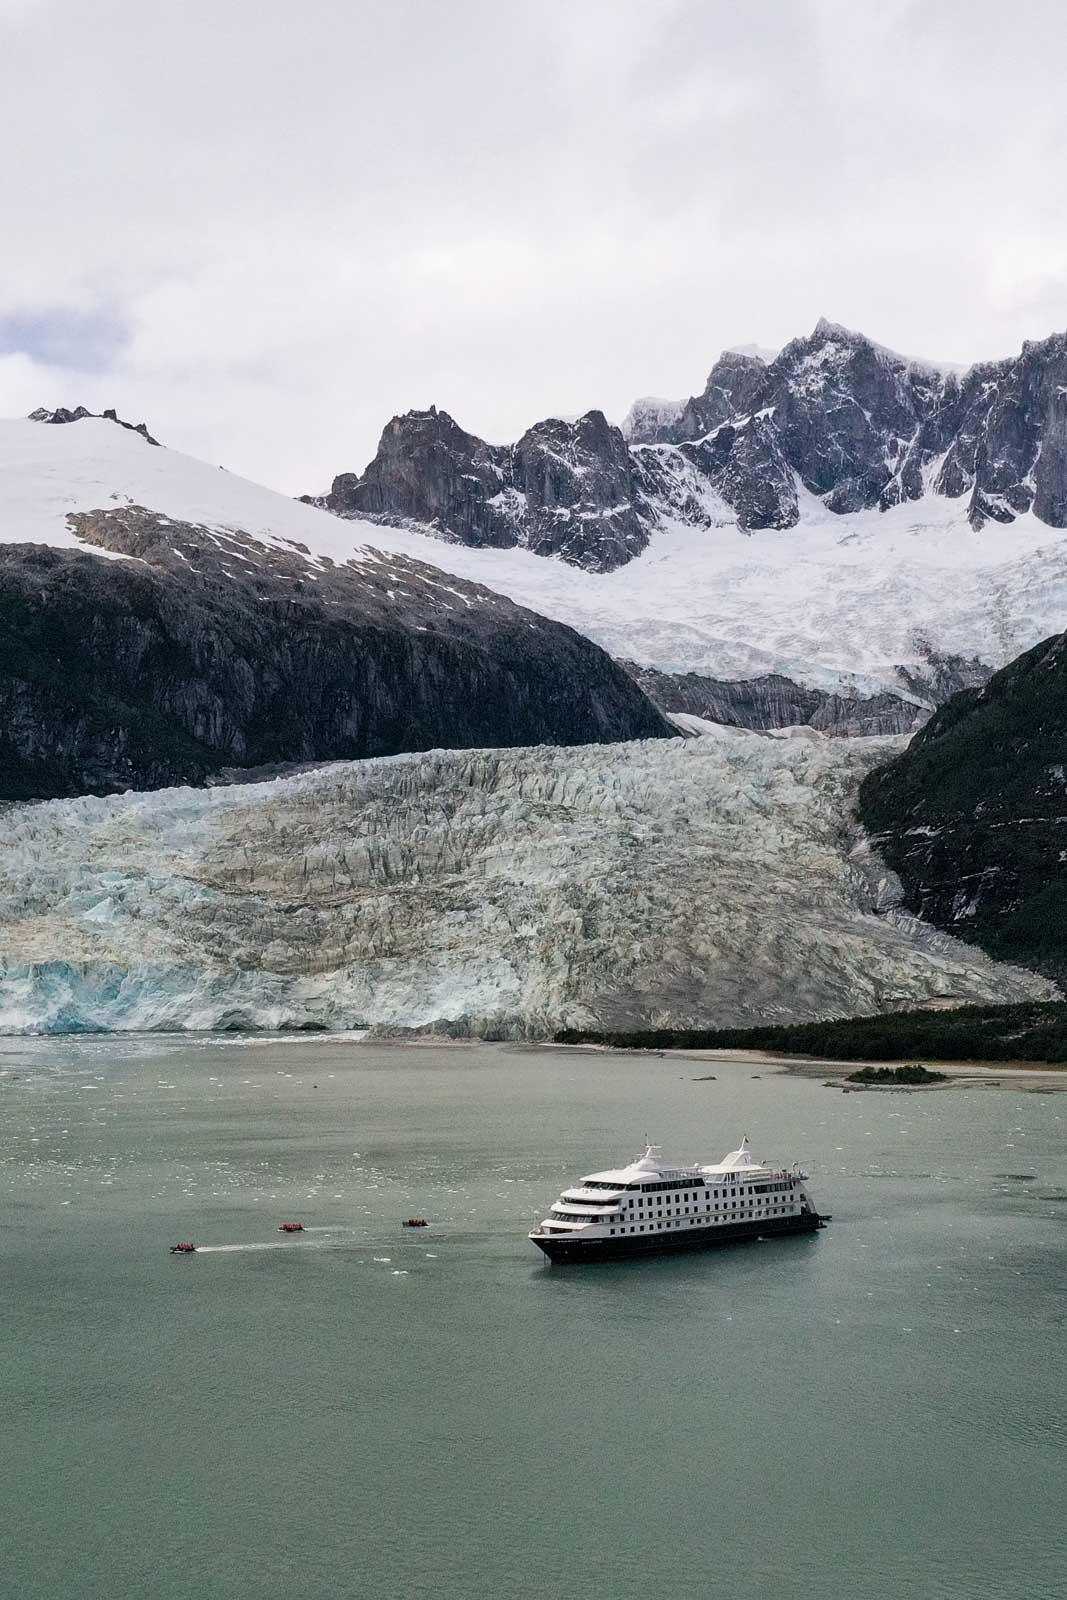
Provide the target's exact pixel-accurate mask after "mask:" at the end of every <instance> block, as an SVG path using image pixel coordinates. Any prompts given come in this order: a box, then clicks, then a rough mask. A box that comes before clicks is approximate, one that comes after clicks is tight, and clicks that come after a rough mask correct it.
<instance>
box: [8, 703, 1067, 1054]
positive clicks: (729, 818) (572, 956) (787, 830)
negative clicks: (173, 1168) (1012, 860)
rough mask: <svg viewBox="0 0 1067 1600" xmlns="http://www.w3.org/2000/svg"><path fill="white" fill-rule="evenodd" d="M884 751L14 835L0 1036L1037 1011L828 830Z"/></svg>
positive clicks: (776, 757)
mask: <svg viewBox="0 0 1067 1600" xmlns="http://www.w3.org/2000/svg"><path fill="white" fill-rule="evenodd" d="M886 748H887V747H886V745H885V744H884V743H882V742H880V741H863V740H856V741H851V742H846V741H840V740H839V741H828V740H821V739H810V740H782V739H771V738H764V737H761V736H759V735H757V734H751V733H747V734H735V735H732V736H731V735H729V734H727V735H725V736H724V737H723V738H722V739H721V740H710V739H705V740H694V741H691V742H683V741H679V740H674V741H668V740H661V741H651V742H645V743H640V742H638V743H631V744H626V745H617V746H612V747H604V746H598V747H585V748H582V749H569V750H567V749H559V748H555V749H552V748H540V749H523V750H510V751H492V750H490V751H486V750H480V751H477V750H476V751H466V752H457V751H453V752H442V751H435V752H432V753H430V754H428V755H421V756H398V757H394V758H391V759H386V760H375V761H363V762H356V763H351V764H349V763H342V764H339V765H337V766H333V767H329V768H324V769H320V770H318V771H316V772H311V773H306V774H303V775H301V776H299V777H290V778H285V779H279V780H278V781H276V782H273V783H263V784H259V785H235V786H232V787H228V788H214V789H199V790H193V789H169V790H162V791H157V792H156V793H154V794H149V795H143V794H129V795H121V796H110V797H107V798H103V799H80V800H62V801H52V802H50V803H48V804H45V805H36V806H22V807H17V808H13V809H10V810H9V811H8V812H7V813H6V814H4V815H0V1031H5V1032H18V1031H66V1030H71V1029H100V1028H103V1029H145V1028H173V1029H184V1028H199V1029H205V1028H219V1027H237V1026H242V1027H265V1028H275V1027H310V1026H317V1027H335V1028H339V1027H353V1026H360V1025H367V1024H373V1023H378V1024H384V1025H400V1026H409V1027H422V1026H429V1025H436V1026H439V1027H446V1028H450V1029H452V1030H453V1031H456V1032H459V1033H466V1032H471V1033H479V1034H484V1033H490V1034H498V1035H499V1034H505V1035H512V1036H523V1035H535V1036H543V1035H546V1034H550V1033H551V1032H552V1031H554V1030H555V1029H557V1028H560V1027H567V1026H574V1027H588V1026H597V1025H604V1026H610V1027H620V1028H622V1027H637V1026H659V1025H670V1024H675V1025H679V1026H685V1025H702V1026H711V1025H715V1024H723V1025H741V1024H744V1023H746V1022H757V1021H790V1020H801V1019H806V1018H814V1017H822V1016H827V1015H840V1014H841V1013H842V1012H846V1011H847V1012H852V1013H856V1012H878V1011H882V1010H887V1009H888V1010H892V1009H895V1008H896V1007H898V1006H900V1005H904V1004H912V1005H914V1004H921V1003H923V1002H925V1001H928V1000H931V999H955V1000H960V1001H962V1000H971V1001H1010V1000H1024V999H1043V998H1047V997H1048V996H1049V995H1050V994H1051V993H1052V990H1051V986H1050V985H1048V984H1047V983H1044V982H1043V981H1041V980H1040V979H1036V978H1034V977H1033V976H1032V975H1030V974H1027V973H1022V972H1019V971H1017V970H1015V969H1010V968H1005V967H999V966H997V965H995V964H994V963H992V962H990V961H989V960H988V959H987V958H986V957H985V956H983V955H981V954H980V953H979V952H977V951H974V950H970V949H968V948H967V947H966V946H962V945H960V944H958V943H957V942H956V941H954V940H951V939H946V938H945V937H944V936H943V935H940V934H938V933H937V932H935V931H934V930H932V929H930V928H927V927H924V926H922V925H921V924H919V923H917V922H916V921H915V920H914V919H913V918H912V917H910V916H907V915H906V914H902V913H901V912H900V911H899V910H897V909H895V907H894V896H895V891H894V886H893V885H892V883H890V882H887V881H886V879H885V875H884V873H883V871H882V869H881V867H880V866H879V864H878V863H877V861H875V860H874V859H872V858H871V856H870V854H869V851H867V849H866V848H865V846H864V844H863V841H862V839H860V838H859V836H858V835H857V833H856V830H855V829H854V828H853V827H852V826H851V824H850V821H849V814H850V808H851V805H852V802H853V799H854V795H855V787H856V783H857V781H858V779H859V778H860V777H861V776H862V775H863V773H864V772H866V771H867V770H869V768H870V766H871V764H872V763H873V762H876V761H879V760H882V759H884V756H885V753H886ZM889 748H899V742H898V741H894V742H893V744H892V745H890V746H889Z"/></svg>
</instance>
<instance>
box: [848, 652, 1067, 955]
mask: <svg viewBox="0 0 1067 1600" xmlns="http://www.w3.org/2000/svg"><path fill="white" fill-rule="evenodd" d="M859 812H860V817H861V819H862V821H863V824H864V826H865V827H866V828H867V829H868V830H869V831H870V832H871V834H872V835H873V836H874V840H875V843H876V844H877V846H878V849H879V850H880V852H881V853H882V855H883V856H884V857H885V859H886V860H887V861H888V862H889V864H890V866H891V867H893V869H894V870H895V871H896V872H897V873H898V874H899V875H900V878H901V881H902V883H903V885H904V894H905V902H906V904H907V906H908V909H909V910H911V911H914V912H916V913H917V914H918V915H919V916H921V917H925V918H926V919H927V920H928V921H930V922H933V923H935V924H936V925H937V926H938V927H939V928H944V929H946V930H948V931H949V932H950V933H954V934H956V935H957V936H958V937H959V938H961V939H967V940H969V941H970V942H971V943H973V944H977V945H980V946H981V947H982V949H984V950H987V951H988V952H989V953H990V955H993V956H996V957H998V958H999V959H1000V960H1003V961H1015V962H1018V963H1020V964H1021V965H1023V966H1028V967H1033V968H1035V969H1037V970H1038V971H1041V972H1045V973H1048V974H1049V976H1050V977H1053V978H1056V979H1057V980H1061V979H1067V635H1065V634H1059V635H1057V636H1056V637H1054V638H1052V639H1046V640H1045V642H1044V643H1043V644H1040V645H1037V646H1036V647H1035V648H1034V649H1033V650H1029V651H1027V653H1026V654H1025V655H1023V656H1020V657H1019V658H1018V659H1017V660H1016V661H1013V662H1012V663H1011V664H1010V665H1009V666H1007V667H1005V668H1003V670H1002V671H1000V672H998V673H996V675H995V676H994V677H993V678H991V679H990V681H989V683H988V684H987V685H986V686H985V688H983V689H968V690H964V691H963V692H962V693H960V694H957V695H954V696H953V698H952V699H951V700H949V701H948V702H947V703H946V704H945V705H943V706H942V707H941V708H940V710H939V711H937V712H936V713H935V715H934V716H933V717H932V718H931V720H930V721H929V722H928V723H927V724H926V727H925V728H923V729H922V730H921V732H919V733H917V734H916V735H915V737H914V739H912V741H911V743H910V745H909V746H908V748H907V750H906V751H905V752H904V754H903V755H901V756H898V757H897V759H896V760H895V761H891V762H890V763H889V765H888V766H885V767H882V768H880V769H879V770H878V771H877V772H873V773H871V774H870V776H869V777H868V778H866V779H865V781H864V783H863V785H862V788H861V790H860V798H859Z"/></svg>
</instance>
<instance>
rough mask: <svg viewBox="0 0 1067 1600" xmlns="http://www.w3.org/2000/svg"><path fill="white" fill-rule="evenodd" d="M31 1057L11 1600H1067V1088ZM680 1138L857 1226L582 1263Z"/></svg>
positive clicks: (5, 1142)
mask: <svg viewBox="0 0 1067 1600" xmlns="http://www.w3.org/2000/svg"><path fill="white" fill-rule="evenodd" d="M0 1069H3V1072H4V1075H3V1076H2V1077H0V1109H2V1113H3V1120H2V1125H0V1199H2V1203H3V1233H2V1235H0V1250H2V1257H3V1295H4V1311H3V1318H2V1340H3V1352H2V1353H3V1397H2V1404H3V1415H2V1418H0V1427H2V1435H0V1436H2V1441H3V1444H2V1449H0V1517H2V1519H3V1527H2V1532H0V1546H2V1548H0V1587H2V1589H3V1593H4V1594H5V1595H11V1596H12V1597H15V1596H17V1597H19V1600H46V1597H47V1600H75V1597H77V1600H98V1597H99V1600H125V1597H130V1596H141V1595H144V1596H149V1595H150V1596H152V1597H153V1600H193V1597H195V1600H319V1597H322V1600H326V1597H330V1600H336V1597H341V1596H353V1597H355V1596H359V1597H375V1600H377V1597H379V1596H380V1597H383V1600H392V1597H397V1600H407V1597H409V1596H411V1597H414V1596H420V1597H421V1596H433V1597H435V1600H453V1597H454V1600H461V1597H462V1600H488V1597H492V1600H527V1597H529V1600H555V1597H557V1596H558V1597H563V1596H581V1597H582V1600H631V1597H633V1600H636V1597H638V1596H640V1597H641V1600H647V1596H648V1594H649V1591H650V1588H658V1589H660V1590H661V1592H663V1593H665V1594H669V1593H671V1592H678V1593H684V1594H685V1595H687V1596H690V1597H703V1596H720V1595H727V1594H730V1593H733V1592H736V1589H735V1586H736V1585H739V1584H744V1585H746V1586H754V1588H755V1590H756V1592H766V1593H772V1592H776V1591H777V1590H779V1589H780V1588H781V1587H782V1586H788V1587H789V1589H790V1592H791V1593H793V1594H797V1595H800V1596H805V1597H806V1596H812V1597H820V1600H857V1597H862V1596H878V1597H879V1600H898V1597H899V1600H903V1597H905V1596H906V1597H908V1600H917V1597H918V1600H926V1597H932V1600H942V1597H944V1600H964V1597H966V1600H977V1597H981V1600H984V1597H989V1600H994V1597H995V1600H1001V1597H1003V1596H1004V1595H1006V1594H1009V1593H1014V1592H1016V1591H1017V1590H1019V1589H1020V1588H1022V1589H1024V1590H1025V1592H1026V1594H1027V1596H1028V1600H1046V1597H1052V1596H1062V1595H1063V1594H1064V1593H1065V1587H1067V1568H1065V1563H1067V1536H1065V1519H1064V1514H1063V1507H1064V1482H1065V1473H1064V1465H1065V1462H1064V1444H1065V1434H1067V1430H1065V1415H1064V1401H1065V1394H1067V1361H1065V1349H1064V1335H1065V1314H1064V1312H1065V1298H1064V1290H1065V1287H1067V1264H1065V1263H1067V1258H1065V1253H1064V1243H1065V1238H1067V1141H1065V1137H1064V1136H1065V1124H1067V1098H1065V1097H1063V1096H1059V1095H1038V1094H1024V1093H1021V1092H1018V1091H1014V1090H1001V1091H996V1090H974V1091H952V1092H949V1093H926V1094H923V1093H917V1094H895V1093H894V1094H864V1095H842V1094H840V1093H839V1092H835V1091H832V1090H830V1089H827V1088H824V1087H823V1086H822V1085H821V1084H818V1083H813V1082H810V1081H805V1080H801V1079H796V1078H790V1077H785V1076H781V1075H777V1074H772V1073H770V1072H768V1071H764V1072H761V1073H760V1074H759V1076H758V1077H757V1076H754V1075H753V1074H754V1069H753V1068H752V1067H751V1066H750V1065H747V1064H746V1065H734V1064H732V1063H721V1062H716V1063H714V1065H712V1066H708V1065H707V1064H706V1063H698V1062H694V1061H686V1060H681V1061H679V1060H669V1059H659V1058H657V1059H652V1060H647V1061H646V1060H640V1059H638V1058H636V1057H629V1056H607V1055H590V1054H584V1053H565V1052H551V1051H533V1050H523V1049H519V1048H508V1047H502V1046H481V1047H458V1048H433V1047H423V1048H378V1047H373V1046H368V1045H357V1044H353V1043H347V1042H336V1041H322V1040H320V1041H316V1042H307V1043H296V1044H294V1043H291V1042H276V1043H267V1042H260V1041H256V1042H252V1041H245V1042H241V1041H233V1040H230V1041H220V1040H196V1041H192V1042H190V1041H188V1040H185V1041H182V1040H161V1039H160V1040H146V1039H138V1040H129V1039H127V1040H121V1039H110V1040H86V1041H80V1042H78V1041H71V1042H63V1041H55V1040H50V1041H33V1042H18V1041H11V1040H9V1041H4V1042H3V1043H2V1044H0ZM705 1072H714V1073H715V1081H714V1082H698V1081H694V1080H696V1079H697V1078H699V1077H700V1076H701V1075H702V1074H704V1073H705ZM646 1133H647V1134H648V1135H649V1136H650V1137H652V1138H655V1139H657V1140H658V1141H659V1142H660V1143H661V1144H662V1145H663V1146H664V1150H665V1153H666V1154H668V1155H674V1156H678V1157H682V1158H690V1159H691V1158H701V1159H706V1158H715V1157H718V1156H719V1155H720V1154H722V1153H723V1152H724V1151H725V1150H726V1149H728V1148H730V1147H732V1146H733V1145H736V1144H737V1142H738V1141H739V1139H740V1138H741V1136H742V1134H745V1133H747V1134H748V1135H749V1136H750V1137H751V1139H752V1141H753V1144H754V1146H755V1148H756V1151H757V1154H759V1155H767V1156H774V1157H778V1158H782V1159H785V1160H789V1161H791V1160H793V1159H794V1158H795V1157H799V1158H801V1159H802V1160H803V1161H804V1162H805V1164H806V1165H808V1166H809V1168H810V1170H811V1173H812V1189H813V1192H814V1194H815V1197H816V1200H817V1202H819V1203H821V1204H822V1206H823V1208H824V1209H826V1210H829V1211H832V1213H833V1215H834V1221H833V1223H832V1225H831V1226H830V1227H829V1228H828V1229H826V1230H825V1232H823V1233H822V1234H819V1235H816V1236H814V1237H812V1238H808V1239H792V1240H783V1241H776V1242H768V1243H764V1244H757V1245H752V1246H742V1247H738V1248H737V1249H734V1250H725V1251H720V1252H714V1251H713V1252H707V1253H704V1254H697V1255H694V1256H691V1257H688V1258H685V1257H679V1258H676V1259H663V1260H658V1261H649V1262H644V1263H640V1264H632V1265H613V1266H602V1267H597V1268H587V1269H560V1268H551V1267H548V1266H547V1265H544V1264H543V1262H542V1258H541V1257H540V1256H539V1255H538V1254H537V1252H536V1251H535V1250H534V1248H533V1246H532V1245H530V1244H529V1243H528V1242H527V1240H526V1238H525V1233H526V1230H527V1228H528V1227H529V1226H530V1224H531V1223H532V1222H533V1221H535V1220H536V1219H537V1218H538V1217H539V1216H540V1215H541V1214H542V1213H543V1211H544V1209H545V1207H546V1206H547V1204H548V1203H549V1202H550V1201H551V1200H552V1199H553V1198H554V1197H555V1195H556V1194H557V1192H558V1191H559V1189H560V1187H561V1186H562V1185H563V1184H564V1183H565V1182H567V1181H569V1180H570V1179H572V1178H573V1177H575V1176H577V1175H578V1174H579V1173H581V1172H583V1171H590V1170H592V1169H594V1168H596V1167H600V1166H604V1165H607V1164H612V1163H615V1162H617V1161H618V1160H619V1159H620V1158H623V1157H626V1156H629V1155H631V1154H633V1153H634V1152H635V1151H636V1150H637V1149H638V1147H639V1145H640V1144H641V1142H642V1139H643V1137H644V1136H645V1134H646ZM412 1212H419V1213H423V1214H425V1215H427V1216H428V1217H430V1218H431V1219H432V1226H431V1228H429V1229H427V1230H426V1231H425V1232H423V1233H414V1232H405V1231H404V1230H403V1229H401V1228H400V1226H399V1223H400V1220H401V1219H402V1218H403V1217H405V1216H407V1215H409V1214H410V1213H412ZM289 1217H294V1218H299V1219H301V1220H303V1221H304V1222H305V1224H307V1225H308V1227H309V1229H310V1230H311V1231H309V1232H308V1233H306V1234H304V1235H302V1236H300V1237H297V1238H295V1239H285V1238H282V1237H281V1236H280V1235H279V1234H278V1233H277V1232H276V1229H277V1225H278V1223H279V1222H280V1221H283V1220H285V1219H286V1218H289ZM186 1238H191V1239H195V1240H196V1241H197V1242H198V1243H200V1244H203V1245H211V1246H217V1247H220V1248H217V1249H214V1250H211V1251H208V1252H205V1253H201V1254H197V1255H196V1256H192V1257H188V1258H182V1257H172V1256H170V1255H169V1254H168V1251H167V1246H168V1245H169V1244H171V1243H172V1242H174V1241H176V1240H178V1239H186ZM221 1247H226V1248H221Z"/></svg>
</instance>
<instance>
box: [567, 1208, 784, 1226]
mask: <svg viewBox="0 0 1067 1600" xmlns="http://www.w3.org/2000/svg"><path fill="white" fill-rule="evenodd" d="M792 1210H793V1207H792V1206H766V1207H763V1206H761V1207H760V1208H759V1211H758V1213H757V1211H756V1209H755V1208H749V1209H748V1210H743V1211H742V1212H741V1215H742V1216H748V1217H754V1216H756V1215H759V1216H763V1217H780V1216H784V1215H785V1213H786V1212H787V1211H792ZM572 1220H573V1221H575V1222H580V1221H582V1220H583V1219H582V1218H580V1217H574V1218H573V1219H572ZM584 1220H586V1221H589V1222H595V1221H598V1220H603V1219H598V1218H596V1217H588V1218H586V1219H584ZM697 1220H698V1219H697V1218H696V1217H691V1218H690V1219H689V1221H688V1222H687V1223H684V1224H679V1223H676V1222H668V1223H667V1227H668V1228H676V1227H679V1226H685V1227H689V1228H691V1227H693V1226H694V1224H695V1223H696V1222H697ZM610 1231H611V1232H612V1233H626V1231H627V1230H626V1229H625V1228H612V1229H611V1230H610ZM629 1231H630V1233H644V1232H645V1224H644V1223H643V1222H638V1223H635V1224H633V1225H632V1226H631V1227H630V1229H629ZM648 1231H649V1233H655V1232H656V1228H655V1227H654V1226H653V1225H652V1223H651V1222H650V1223H649V1224H648Z"/></svg>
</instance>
